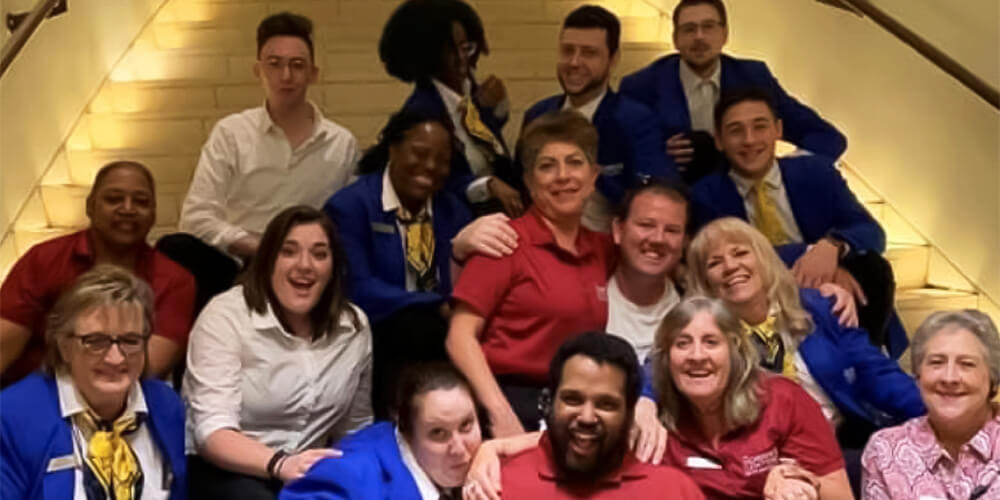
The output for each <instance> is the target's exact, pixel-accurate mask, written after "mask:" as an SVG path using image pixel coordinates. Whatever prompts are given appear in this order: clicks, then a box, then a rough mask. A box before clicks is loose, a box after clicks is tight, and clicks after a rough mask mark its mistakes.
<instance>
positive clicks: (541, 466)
mask: <svg viewBox="0 0 1000 500" xmlns="http://www.w3.org/2000/svg"><path fill="white" fill-rule="evenodd" d="M538 449H539V451H540V453H539V460H538V461H537V466H538V477H540V478H543V479H547V480H549V481H556V482H559V480H560V479H561V474H560V473H559V470H558V468H557V466H556V462H555V456H554V452H553V450H552V440H551V438H550V437H549V432H548V431H544V432H542V437H541V438H540V439H539V440H538ZM641 465H642V464H641V463H640V462H639V461H638V460H637V459H636V458H635V457H634V456H633V455H632V453H631V452H626V453H625V457H624V459H623V460H622V464H621V465H620V466H619V467H618V468H617V469H615V470H614V471H612V472H611V473H610V474H608V475H605V476H604V477H601V478H599V479H598V480H596V481H594V483H593V484H594V486H598V485H617V484H621V482H622V481H628V480H634V479H642V478H644V477H646V476H647V474H646V472H645V471H643V470H641V468H640V467H641Z"/></svg>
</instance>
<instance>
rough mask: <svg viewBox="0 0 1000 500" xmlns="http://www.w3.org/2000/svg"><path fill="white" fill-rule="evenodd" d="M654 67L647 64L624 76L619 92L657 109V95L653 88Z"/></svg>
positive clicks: (619, 85)
mask: <svg viewBox="0 0 1000 500" xmlns="http://www.w3.org/2000/svg"><path fill="white" fill-rule="evenodd" d="M652 80H653V68H652V66H647V67H645V68H643V69H640V70H639V71H636V72H635V73H632V74H631V75H627V76H625V77H623V78H622V81H621V83H619V84H618V92H619V93H620V94H622V95H626V96H629V97H631V98H632V99H635V100H637V101H639V102H641V103H643V104H645V105H646V107H648V108H649V109H655V101H656V95H655V93H654V92H653V90H652Z"/></svg>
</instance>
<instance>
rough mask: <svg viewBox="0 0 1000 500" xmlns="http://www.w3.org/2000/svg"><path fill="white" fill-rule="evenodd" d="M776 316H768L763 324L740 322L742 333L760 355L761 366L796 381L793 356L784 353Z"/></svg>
mask: <svg viewBox="0 0 1000 500" xmlns="http://www.w3.org/2000/svg"><path fill="white" fill-rule="evenodd" d="M777 321H778V316H777V315H774V314H770V315H768V316H767V319H766V320H764V322H763V323H759V324H756V325H751V324H749V323H747V322H745V321H740V323H741V324H742V325H743V331H744V332H745V333H746V335H749V336H750V338H751V340H752V341H753V342H754V343H755V344H756V345H757V347H758V352H760V354H761V365H762V366H763V367H764V368H766V369H768V370H770V371H773V372H780V373H781V374H782V375H784V376H786V377H788V378H790V379H792V380H797V378H796V370H795V362H794V356H792V355H788V353H786V352H785V345H784V343H783V342H782V341H781V334H780V333H779V332H778V330H777V328H776V327H775V325H776V324H777Z"/></svg>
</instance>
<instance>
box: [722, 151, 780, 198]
mask: <svg viewBox="0 0 1000 500" xmlns="http://www.w3.org/2000/svg"><path fill="white" fill-rule="evenodd" d="M729 178H730V179H732V180H733V182H734V183H736V190H737V191H739V193H740V196H741V197H742V198H744V199H745V198H746V197H747V195H748V194H750V190H751V189H753V186H754V184H756V183H757V181H755V180H753V179H747V178H746V177H743V176H742V175H740V174H738V173H736V169H734V168H730V169H729ZM764 185H765V186H767V187H769V188H771V189H781V186H782V181H781V169H780V168H778V159H777V158H775V159H774V162H773V163H771V169H770V170H768V171H767V175H765V176H764Z"/></svg>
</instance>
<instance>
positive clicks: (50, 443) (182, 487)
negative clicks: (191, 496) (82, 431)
mask: <svg viewBox="0 0 1000 500" xmlns="http://www.w3.org/2000/svg"><path fill="white" fill-rule="evenodd" d="M141 385H142V391H143V396H144V397H145V398H146V405H147V406H148V407H149V419H148V420H147V421H146V422H145V423H144V425H148V426H149V431H150V434H151V435H152V437H153V441H154V442H155V443H156V445H157V447H158V448H159V450H160V452H161V453H162V454H163V458H164V460H165V461H166V462H167V463H169V464H170V468H171V472H172V473H173V483H172V484H171V485H170V498H171V499H174V500H183V499H185V498H187V460H186V459H185V457H184V406H183V404H182V403H181V399H180V397H178V396H177V393H175V392H174V391H173V389H171V388H170V387H168V386H167V385H166V384H164V383H163V382H161V381H159V380H154V379H146V380H142V381H141ZM0 408H3V412H2V414H0V492H2V493H3V496H4V498H17V499H19V500H21V499H32V500H43V499H44V500H56V499H58V500H64V499H67V498H73V489H74V486H75V471H76V469H75V468H72V467H70V468H67V469H62V470H58V471H53V472H46V470H47V468H48V466H49V462H50V461H51V460H52V459H53V458H58V457H65V456H67V455H69V456H72V455H73V438H72V430H71V429H72V426H71V424H70V422H69V420H67V419H64V418H63V417H62V413H61V411H60V410H59V393H58V390H57V389H56V381H55V379H54V378H52V377H50V376H48V375H43V374H40V373H35V374H32V375H29V376H27V377H25V378H24V379H22V380H21V381H20V382H18V383H16V384H14V385H12V386H10V387H8V388H7V389H5V390H4V391H3V392H0Z"/></svg>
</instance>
